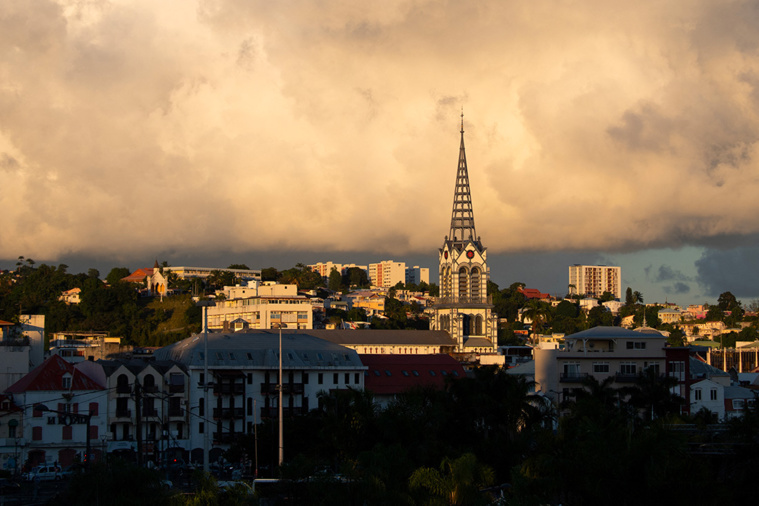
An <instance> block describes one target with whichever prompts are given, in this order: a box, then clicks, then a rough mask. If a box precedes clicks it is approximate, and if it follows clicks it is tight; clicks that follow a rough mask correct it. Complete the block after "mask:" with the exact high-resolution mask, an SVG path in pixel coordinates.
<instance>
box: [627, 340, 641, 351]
mask: <svg viewBox="0 0 759 506" xmlns="http://www.w3.org/2000/svg"><path fill="white" fill-rule="evenodd" d="M627 349H628V350H645V349H646V343H645V342H644V341H627Z"/></svg>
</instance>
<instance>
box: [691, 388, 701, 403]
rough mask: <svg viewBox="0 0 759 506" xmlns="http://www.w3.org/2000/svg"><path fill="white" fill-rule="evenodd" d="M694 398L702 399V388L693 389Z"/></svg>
mask: <svg viewBox="0 0 759 506" xmlns="http://www.w3.org/2000/svg"><path fill="white" fill-rule="evenodd" d="M693 398H694V399H695V400H697V401H700V400H701V389H700V388H696V389H694V390H693Z"/></svg>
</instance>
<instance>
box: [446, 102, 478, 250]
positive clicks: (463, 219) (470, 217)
mask: <svg viewBox="0 0 759 506" xmlns="http://www.w3.org/2000/svg"><path fill="white" fill-rule="evenodd" d="M448 239H449V240H451V241H453V242H455V243H458V242H464V241H476V239H477V233H476V232H475V230H474V212H473V211H472V195H471V193H470V191H469V171H468V170H467V166H466V152H465V150H464V112H463V111H462V112H461V147H460V148H459V168H458V172H457V174H456V189H455V191H454V194H453V212H452V213H451V231H450V234H449V235H448Z"/></svg>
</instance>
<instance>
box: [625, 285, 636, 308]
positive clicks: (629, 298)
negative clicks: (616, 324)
mask: <svg viewBox="0 0 759 506" xmlns="http://www.w3.org/2000/svg"><path fill="white" fill-rule="evenodd" d="M634 305H635V298H634V297H633V290H632V288H630V287H629V286H628V287H627V291H626V292H625V306H634Z"/></svg>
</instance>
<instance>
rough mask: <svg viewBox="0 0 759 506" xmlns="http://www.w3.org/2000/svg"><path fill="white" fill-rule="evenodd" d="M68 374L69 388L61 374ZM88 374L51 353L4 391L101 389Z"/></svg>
mask: <svg viewBox="0 0 759 506" xmlns="http://www.w3.org/2000/svg"><path fill="white" fill-rule="evenodd" d="M66 373H68V374H70V375H71V377H72V379H71V388H70V389H69V388H66V389H64V388H63V375H64V374H66ZM103 389H104V387H102V386H100V385H99V384H97V383H96V382H95V381H93V380H92V379H91V378H90V377H89V376H87V375H85V374H84V373H83V372H81V371H79V370H78V369H76V368H74V364H71V363H69V362H66V361H65V360H63V359H62V358H61V357H59V356H58V355H53V356H52V357H50V358H49V359H47V360H45V361H44V362H42V363H41V364H40V365H38V366H37V367H35V368H34V369H32V370H31V371H30V372H29V374H27V375H26V376H24V377H23V378H21V379H20V380H18V381H17V382H15V383H14V384H13V385H11V386H9V387H8V389H7V390H6V392H9V393H12V394H16V393H23V392H29V391H53V390H103Z"/></svg>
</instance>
